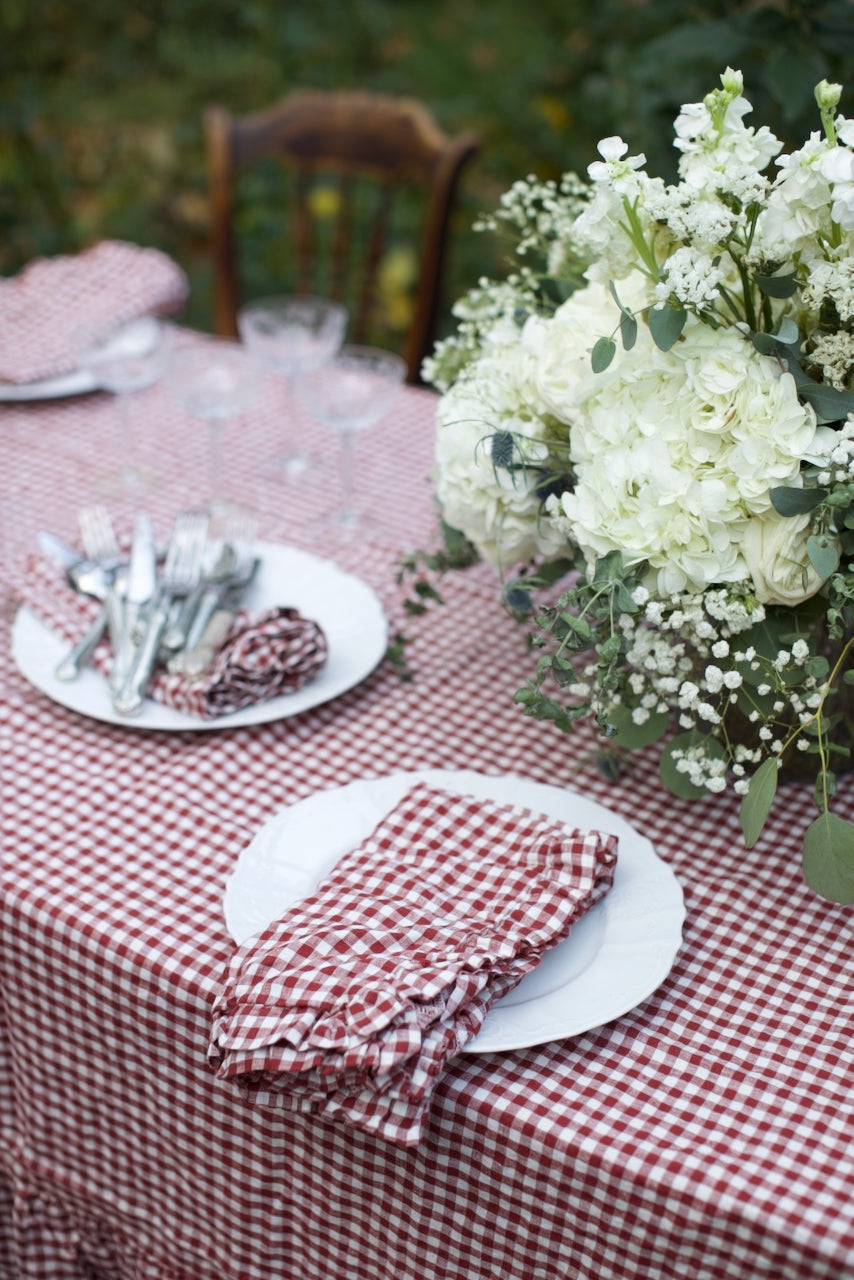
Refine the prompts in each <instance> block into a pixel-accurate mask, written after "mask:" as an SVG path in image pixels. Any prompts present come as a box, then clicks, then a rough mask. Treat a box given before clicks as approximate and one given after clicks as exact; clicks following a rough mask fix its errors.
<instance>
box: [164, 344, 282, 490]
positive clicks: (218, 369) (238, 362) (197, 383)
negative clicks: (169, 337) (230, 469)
mask: <svg viewBox="0 0 854 1280" xmlns="http://www.w3.org/2000/svg"><path fill="white" fill-rule="evenodd" d="M261 378H262V370H261V368H260V367H259V365H258V363H257V361H255V360H254V359H253V358H252V356H251V355H250V354H249V353H248V352H247V350H246V348H245V347H243V346H242V345H241V344H240V343H239V342H235V341H232V340H231V339H229V338H213V337H205V338H203V339H202V340H201V341H199V342H193V343H182V344H179V345H176V346H175V347H174V349H173V351H172V354H171V356H170V359H169V363H168V365H167V368H166V372H165V375H164V379H163V385H164V387H165V388H166V390H167V392H168V393H169V394H170V395H171V397H172V399H173V400H174V401H175V403H176V404H177V405H179V406H180V408H182V409H184V410H185V412H187V413H190V414H192V415H193V416H194V417H196V418H201V419H202V420H203V421H204V422H206V423H207V427H208V444H209V449H210V472H211V475H210V490H211V494H210V504H211V508H212V510H213V509H214V508H220V507H223V508H224V507H226V506H227V505H228V503H227V500H226V499H225V498H223V496H222V494H221V493H220V483H221V475H220V458H219V446H220V429H221V426H222V424H223V422H225V420H226V419H228V418H232V417H235V416H236V415H237V414H239V413H242V412H243V410H244V409H245V408H246V407H247V406H248V405H249V404H250V403H251V401H252V400H253V399H254V397H255V395H256V394H257V391H258V388H259V385H260V382H261Z"/></svg>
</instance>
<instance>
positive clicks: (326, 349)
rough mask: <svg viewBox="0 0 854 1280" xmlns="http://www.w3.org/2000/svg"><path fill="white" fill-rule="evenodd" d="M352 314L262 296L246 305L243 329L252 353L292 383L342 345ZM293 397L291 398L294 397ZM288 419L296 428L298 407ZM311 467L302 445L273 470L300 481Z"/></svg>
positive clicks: (324, 303) (310, 301) (320, 303)
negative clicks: (295, 378)
mask: <svg viewBox="0 0 854 1280" xmlns="http://www.w3.org/2000/svg"><path fill="white" fill-rule="evenodd" d="M346 324H347V312H346V309H345V308H344V307H342V306H341V305H340V304H339V303H337V302H330V301H328V300H327V299H325V298H298V297H288V296H282V297H273V298H260V299H258V301H256V302H250V303H247V305H246V306H244V307H241V309H240V311H239V312H238V315H237V328H238V331H239V333H240V337H241V339H242V340H243V342H244V343H245V345H246V347H247V349H248V350H249V351H250V352H251V353H252V354H253V355H254V356H255V357H256V358H257V359H258V360H260V361H261V362H262V363H263V364H265V365H267V366H268V367H269V368H272V369H275V370H276V371H277V372H278V373H279V374H281V375H282V377H283V378H284V379H285V381H286V383H287V384H290V381H291V379H293V377H294V376H295V375H296V374H298V373H299V372H301V371H303V370H306V369H313V368H315V367H316V366H317V365H321V364H323V363H324V362H325V361H327V360H328V359H329V358H330V356H332V355H334V354H335V352H336V351H337V350H338V348H339V347H340V346H341V341H342V339H343V337H344V329H345V327H346ZM289 399H290V396H289ZM287 408H288V412H287V413H286V415H285V416H286V419H288V420H290V423H291V426H292V427H293V425H294V423H293V419H294V416H295V415H294V413H293V409H294V405H293V402H292V401H291V403H290V404H289V405H288V406H287ZM310 466H311V458H310V457H309V456H308V455H307V454H305V453H303V452H301V451H300V449H299V448H297V447H291V448H289V449H287V450H286V452H285V453H284V454H283V455H280V456H279V457H277V458H274V459H272V460H271V463H270V464H268V466H267V470H268V471H269V472H271V473H272V474H273V475H274V476H276V477H277V478H279V479H283V480H293V479H297V478H298V477H299V476H301V475H302V474H303V472H305V471H306V469H307V468H308V467H310Z"/></svg>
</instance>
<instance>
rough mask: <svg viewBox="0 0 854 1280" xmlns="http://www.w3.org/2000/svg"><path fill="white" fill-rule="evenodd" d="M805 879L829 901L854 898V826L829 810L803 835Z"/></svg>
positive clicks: (846, 902)
mask: <svg viewBox="0 0 854 1280" xmlns="http://www.w3.org/2000/svg"><path fill="white" fill-rule="evenodd" d="M803 868H804V879H805V880H806V882H807V884H808V885H809V886H810V888H811V889H814V890H815V892H816V893H818V894H820V895H821V897H822V898H827V899H828V901H829V902H839V903H844V904H846V905H847V904H850V903H852V902H854V826H852V824H851V823H850V822H845V821H844V820H843V819H842V818H840V817H838V815H837V814H835V813H831V812H830V811H829V810H828V811H827V812H825V813H820V814H819V816H818V817H817V818H816V819H815V821H814V822H811V823H810V825H809V827H808V828H807V832H806V835H805V836H804V847H803Z"/></svg>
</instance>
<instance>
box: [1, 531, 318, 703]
mask: <svg viewBox="0 0 854 1280" xmlns="http://www.w3.org/2000/svg"><path fill="white" fill-rule="evenodd" d="M17 594H18V596H19V598H20V599H21V603H23V604H26V605H27V606H28V608H30V609H31V610H32V611H33V613H35V614H36V615H37V616H38V617H39V618H41V619H42V621H43V622H45V623H46V625H47V626H49V627H50V629H51V631H53V632H54V633H55V634H56V635H58V636H60V637H61V638H62V639H63V640H64V641H65V642H66V643H68V644H69V645H71V644H73V643H74V641H76V640H78V639H79V638H80V637H81V636H82V635H83V633H84V631H85V629H86V627H87V626H88V625H89V624H90V623H91V622H93V621H94V619H95V618H96V617H97V614H98V610H99V608H100V605H99V603H98V602H97V601H96V600H90V599H88V598H87V597H85V596H79V595H77V594H76V593H75V592H74V591H72V590H71V588H70V587H67V586H65V585H64V583H63V580H62V575H61V571H60V570H58V569H57V568H56V566H55V565H53V564H51V563H50V562H49V561H47V560H46V559H45V558H44V557H43V556H31V557H30V559H29V561H28V564H27V573H26V577H25V579H24V581H23V582H22V583H19V584H18V590H17ZM327 656H328V645H327V640H326V636H325V634H324V632H323V629H322V628H321V627H320V625H319V624H318V623H317V622H314V621H312V620H311V619H309V618H304V617H303V616H302V614H301V613H300V612H299V611H298V610H297V609H293V608H289V607H287V606H284V605H282V606H278V607H275V608H271V609H267V610H264V611H263V612H257V613H250V612H248V611H247V610H240V611H239V612H237V613H236V614H235V617H234V621H233V623H232V625H231V629H230V631H229V633H228V635H227V636H226V637H225V639H224V641H223V642H222V644H221V646H220V647H219V649H218V650H217V653H216V656H215V657H214V660H213V662H212V663H211V665H210V666H209V667H208V668H207V669H206V670H205V671H204V672H203V674H202V675H201V676H200V677H199V678H198V679H196V680H190V679H188V678H187V677H186V676H183V675H179V674H171V673H169V672H167V671H165V670H157V671H155V673H154V676H153V677H152V680H151V683H150V685H149V689H148V694H149V696H150V697H152V698H154V699H155V700H156V701H157V702H160V703H162V704H163V705H164V706H168V707H172V708H173V709H174V710H176V711H182V712H185V713H186V714H187V715H190V716H196V717H199V718H201V719H205V720H208V719H213V718H215V717H217V716H223V715H230V714H231V713H233V712H235V711H240V710H241V709H242V708H244V707H248V706H254V705H255V704H257V703H261V702H266V701H268V700H269V699H270V698H277V697H279V696H280V695H282V694H286V693H294V692H296V690H297V689H301V688H302V687H303V686H304V685H306V684H308V683H309V681H311V680H314V679H315V678H316V677H317V676H318V675H319V674H320V671H321V670H322V668H323V666H324V665H325V663H326V659H327ZM92 661H93V665H94V666H95V667H96V668H97V670H99V671H100V672H101V673H102V674H103V675H104V676H107V675H109V671H110V665H111V661H112V653H111V650H110V646H109V642H108V641H106V640H104V641H102V642H101V643H100V644H99V645H98V648H97V649H96V650H95V653H94V655H93V659H92Z"/></svg>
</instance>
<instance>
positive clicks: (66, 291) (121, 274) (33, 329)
mask: <svg viewBox="0 0 854 1280" xmlns="http://www.w3.org/2000/svg"><path fill="white" fill-rule="evenodd" d="M186 297H187V279H186V276H185V275H184V273H183V271H182V270H181V268H180V267H179V266H178V265H177V263H175V262H173V261H172V259H171V258H169V257H167V256H166V254H165V253H161V252H160V250H159V249H143V248H140V247H139V246H138V245H134V244H127V243H125V242H124V241H120V240H103V241H101V242H100V243H99V244H96V245H94V246H93V247H92V248H91V249H87V250H85V252H83V253H78V254H75V255H73V256H72V255H65V256H61V257H57V258H37V259H35V261H33V262H31V263H30V264H29V265H28V266H27V267H25V268H24V270H23V271H21V272H19V274H18V275H17V276H14V277H13V278H12V279H10V280H0V379H3V380H5V381H6V382H16V383H18V382H20V383H24V382H35V381H37V380H39V379H41V378H51V377H56V376H58V375H59V374H62V373H68V372H70V371H71V370H72V369H73V368H74V367H75V363H76V361H75V357H74V351H73V346H72V334H73V333H74V331H75V330H76V329H82V328H100V327H101V326H104V327H107V326H112V325H121V324H127V323H129V322H130V321H131V320H137V319H139V317H140V316H145V315H153V314H159V313H167V312H174V311H177V310H178V309H179V308H180V307H181V306H183V304H184V302H185V300H186Z"/></svg>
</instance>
